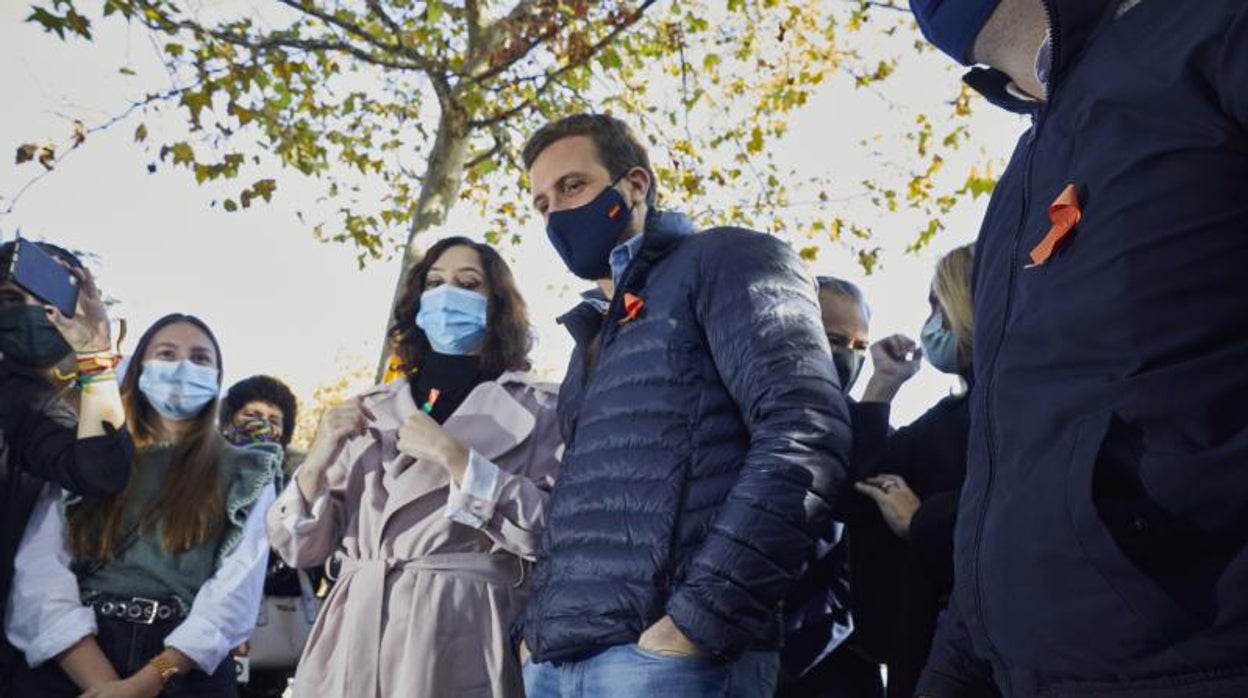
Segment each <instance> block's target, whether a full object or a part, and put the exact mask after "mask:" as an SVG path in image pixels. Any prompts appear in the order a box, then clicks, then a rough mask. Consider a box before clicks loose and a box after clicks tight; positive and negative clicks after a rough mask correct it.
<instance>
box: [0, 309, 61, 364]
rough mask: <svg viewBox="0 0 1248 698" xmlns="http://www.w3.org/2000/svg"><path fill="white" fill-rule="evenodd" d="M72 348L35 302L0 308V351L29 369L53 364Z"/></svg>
mask: <svg viewBox="0 0 1248 698" xmlns="http://www.w3.org/2000/svg"><path fill="white" fill-rule="evenodd" d="M72 351H73V349H72V348H71V347H70V346H69V344H67V343H66V342H65V338H64V337H62V336H61V333H60V331H59V330H57V329H56V326H55V325H53V324H52V321H51V320H49V319H48V315H47V313H46V312H45V311H44V309H43V308H41V307H39V306H37V305H15V306H12V307H9V308H4V309H0V354H3V355H4V358H5V359H7V360H9V361H12V362H14V363H18V364H21V365H23V366H28V367H31V368H48V367H50V366H55V365H56V364H57V363H59V362H60V360H61V359H63V358H65V357H66V356H69V354H70V352H72Z"/></svg>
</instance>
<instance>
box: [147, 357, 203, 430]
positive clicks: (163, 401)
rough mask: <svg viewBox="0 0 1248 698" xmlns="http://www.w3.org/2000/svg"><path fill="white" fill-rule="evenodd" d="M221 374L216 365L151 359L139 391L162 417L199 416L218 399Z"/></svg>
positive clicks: (184, 417)
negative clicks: (206, 406) (205, 407)
mask: <svg viewBox="0 0 1248 698" xmlns="http://www.w3.org/2000/svg"><path fill="white" fill-rule="evenodd" d="M219 377H220V372H219V371H217V369H216V368H215V367H212V366H200V365H199V364H194V363H191V362H190V361H186V360H183V361H161V360H160V359H149V360H147V361H144V362H143V371H142V373H140V374H139V391H140V392H142V393H143V396H144V397H146V398H147V401H148V402H149V403H150V404H151V405H152V409H154V410H156V411H157V412H159V413H160V415H161V416H162V417H164V418H165V419H174V420H179V421H181V420H184V419H191V418H193V417H195V416H197V415H198V414H199V413H200V412H202V411H203V409H204V406H205V405H207V404H208V403H210V402H212V401H213V400H215V399H216V397H217V393H218V391H219V390H220V389H221V386H220V382H219Z"/></svg>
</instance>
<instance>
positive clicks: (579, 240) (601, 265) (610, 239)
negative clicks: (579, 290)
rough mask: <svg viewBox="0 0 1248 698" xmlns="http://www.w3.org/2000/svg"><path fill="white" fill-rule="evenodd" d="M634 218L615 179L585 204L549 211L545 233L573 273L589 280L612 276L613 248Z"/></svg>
mask: <svg viewBox="0 0 1248 698" xmlns="http://www.w3.org/2000/svg"><path fill="white" fill-rule="evenodd" d="M616 181H617V182H618V181H619V180H616ZM632 218H633V212H632V210H631V209H629V207H628V202H627V201H625V200H624V195H623V194H621V193H620V192H619V191H618V190H617V189H616V188H615V184H614V183H612V184H611V186H609V187H607V188H606V189H603V190H602V193H601V194H599V195H598V196H597V197H595V198H594V200H593V201H591V202H589V203H587V204H585V205H584V206H579V207H577V208H573V209H568V210H566V211H555V212H554V213H552V214H550V217H549V218H548V219H547V221H546V235H547V237H549V238H550V244H552V245H554V246H555V251H556V252H558V253H559V257H560V258H562V259H563V263H564V264H566V265H567V267H568V269H569V270H570V271H571V272H572V273H573V274H576V275H577V276H579V277H581V278H582V279H585V280H587V281H596V280H598V279H609V278H611V250H613V249H615V247H616V245H617V244H619V240H620V238H621V237H622V236H623V235H624V231H625V230H627V229H628V224H629V223H630V222H631V221H632Z"/></svg>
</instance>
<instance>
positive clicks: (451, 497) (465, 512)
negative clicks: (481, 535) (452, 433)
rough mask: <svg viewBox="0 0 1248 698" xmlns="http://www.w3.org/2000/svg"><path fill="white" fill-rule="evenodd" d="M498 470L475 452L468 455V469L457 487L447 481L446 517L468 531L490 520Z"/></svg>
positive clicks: (496, 487) (495, 498) (496, 498)
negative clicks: (448, 487)
mask: <svg viewBox="0 0 1248 698" xmlns="http://www.w3.org/2000/svg"><path fill="white" fill-rule="evenodd" d="M501 472H502V471H500V470H499V468H498V466H497V465H494V464H493V463H491V462H490V461H488V460H486V459H485V458H484V457H483V456H482V455H481V454H479V453H477V452H476V451H470V452H469V454H468V468H467V469H466V470H465V471H464V480H463V482H462V483H460V484H459V485H456V484H455V481H454V480H452V481H451V491H450V493H449V494H448V495H447V499H446V518H448V519H450V520H452V521H455V522H458V523H461V524H463V525H465V526H471V527H472V528H482V527H484V526H485V524H487V523H488V522H489V520H490V519H491V518H493V517H494V505H495V504H496V503H497V502H498V490H499V480H500V479H501V478H500V477H499V474H500V473H501Z"/></svg>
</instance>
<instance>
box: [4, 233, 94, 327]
mask: <svg viewBox="0 0 1248 698" xmlns="http://www.w3.org/2000/svg"><path fill="white" fill-rule="evenodd" d="M8 277H9V278H10V279H12V280H13V283H15V284H17V285H18V286H21V287H22V288H24V289H26V292H27V293H29V294H30V295H32V296H34V297H35V298H38V299H39V300H41V301H43V302H44V303H47V304H49V305H52V306H55V307H56V308H57V309H58V310H60V311H61V314H63V315H64V316H65V317H73V316H74V313H75V312H77V310H78V291H79V288H78V277H76V276H74V275H73V274H71V273H69V270H68V269H66V268H65V266H64V265H62V264H61V263H60V262H58V261H57V260H56V257H53V256H52V255H50V254H48V253H47V252H44V251H43V249H42V248H40V247H39V246H38V245H36V244H35V243H33V242H31V241H30V240H27V239H25V238H18V239H17V245H16V246H15V247H14V250H13V261H12V262H11V263H10V267H9V270H8Z"/></svg>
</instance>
